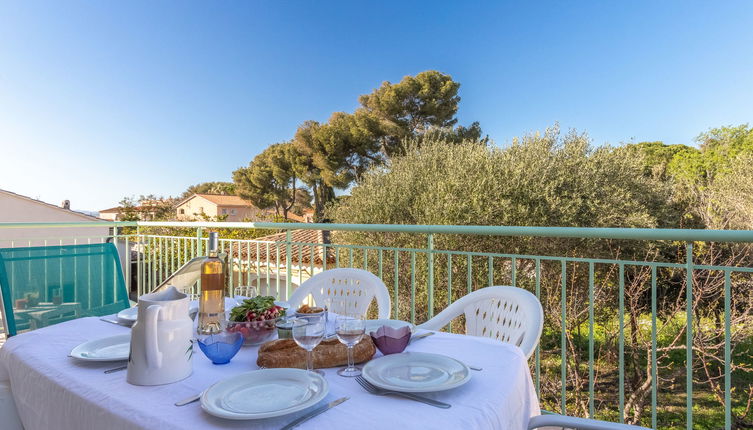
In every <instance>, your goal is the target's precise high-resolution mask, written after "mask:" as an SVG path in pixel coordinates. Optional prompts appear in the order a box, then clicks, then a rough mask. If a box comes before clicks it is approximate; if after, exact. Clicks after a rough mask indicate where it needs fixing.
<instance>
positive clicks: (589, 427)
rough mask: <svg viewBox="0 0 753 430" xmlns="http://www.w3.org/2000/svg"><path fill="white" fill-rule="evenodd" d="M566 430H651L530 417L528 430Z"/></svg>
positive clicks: (584, 420) (561, 417)
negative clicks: (544, 429) (545, 429)
mask: <svg viewBox="0 0 753 430" xmlns="http://www.w3.org/2000/svg"><path fill="white" fill-rule="evenodd" d="M543 428H547V429H556V430H559V429H566V430H651V429H649V428H646V427H640V426H633V425H629V424H620V423H611V422H607V421H599V420H592V419H588V418H577V417H568V416H566V415H558V414H547V415H539V416H536V417H531V419H530V420H529V422H528V430H534V429H543Z"/></svg>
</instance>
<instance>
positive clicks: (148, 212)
mask: <svg viewBox="0 0 753 430" xmlns="http://www.w3.org/2000/svg"><path fill="white" fill-rule="evenodd" d="M160 203H162V202H160V201H157V200H143V201H141V202H139V205H138V206H135V207H134V208H133V210H134V212H135V213H136V214H137V215H138V217H139V220H141V221H154V219H155V218H156V217H157V206H159V205H160ZM125 212H126V210H125V208H123V207H120V206H119V207H116V208H110V209H103V210H101V211H99V217H100V218H102V219H104V220H107V221H122V220H123V217H124V216H125Z"/></svg>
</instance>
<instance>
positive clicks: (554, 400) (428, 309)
mask: <svg viewBox="0 0 753 430" xmlns="http://www.w3.org/2000/svg"><path fill="white" fill-rule="evenodd" d="M102 225H103V223H65V224H61V223H54V224H53V223H50V224H48V223H0V245H2V231H3V229H12V228H27V229H37V228H46V227H84V226H86V227H91V226H102ZM106 225H108V226H110V227H112V228H113V231H112V233H111V237H113V238H115V239H117V240H122V241H128V242H127V243H129V244H131V245H134V244H135V246H136V247H137V249H138V250H139V251H140V252H138V253H137V257H136V267H137V276H136V278H137V289H138V292H139V293H143V292H145V291H148V290H150V289H151V288H153V287H155V286H156V285H158V284H159V282H160V280H162V279H165V278H166V277H167V276H169V274H170V273H171V272H172V271H173V270H175V269H176V268H177V267H179V266H180V265H181V264H182V263H183V262H185V261H187V260H188V259H190V258H192V257H194V256H197V255H202V250H203V247H204V244H203V242H204V240H206V238H205V237H204V233H205V231H206V230H207V229H220V228H221V229H245V230H248V229H272V230H277V231H285V232H286V234H285V238H284V239H282V240H276V241H270V240H256V239H231V238H223V239H222V240H221V242H220V246H221V248H222V249H223V250H224V251H225V252H228V255H229V260H230V261H231V263H232V267H233V270H231V271H229V273H228V274H229V279H228V281H229V284H230V287H231V288H234V287H241V286H243V285H244V284H245V285H248V284H249V283H254V282H256V283H257V284H259V285H261V284H263V285H265V287H266V288H267V290H266V291H265V292H267V293H270V292H271V293H273V294H278V295H280V296H281V297H288V296H289V295H290V293H291V292H292V290H293V287H294V286H295V285H300V283H302V282H303V281H305V279H306V278H308V277H309V276H311V275H313V274H314V273H316V272H318V271H321V270H326V269H327V268H333V267H359V268H364V269H367V270H371V271H372V272H374V273H375V274H377V275H378V276H379V277H380V278H382V279H384V280H385V281H386V282H385V283H388V288H390V289H391V290H392V293H393V310H392V312H393V315H392V317H393V318H400V319H407V320H410V321H411V322H414V323H421V322H423V321H425V320H426V319H428V318H431V317H432V316H433V315H434V314H435V313H436V311H437V310H441V309H438V308H441V307H443V306H447V305H449V304H450V303H451V301H452V300H453V298H455V297H459V296H460V295H462V294H467V293H470V292H471V291H473V290H475V289H477V288H480V287H483V286H487V285H501V284H507V285H515V286H520V287H522V288H527V289H530V290H531V291H532V292H533V293H535V294H536V296H537V297H540V299H541V300H542V302H543V303H548V304H549V306H548V307H545V309H555V308H556V309H558V310H557V312H556V313H550V314H548V315H547V321H548V324H547V326H546V327H547V328H548V329H545V332H544V335H543V337H542V342H541V344H540V345H539V347H538V348H537V350H536V352H535V355H534V360H533V363H532V372H533V376H534V382H535V386H536V389H537V393H539V395H540V396H541V398H542V402H544V401H545V402H547V404H551V405H558V406H559V407H558V410H559V412H561V413H568V412H571V413H574V412H575V413H577V412H578V411H583V410H584V411H585V414H586V415H588V416H596V415H599V414H600V415H601V417H603V416H604V414H605V413H607V412H608V410H609V409H617V411H616V412H617V414H616V416H613V418H614V419H615V420H618V421H620V422H624V421H625V419H626V413H627V412H628V411H626V410H625V408H626V406H627V405H628V403H629V402H630V401H632V400H633V399H631V396H632V394H633V393H632V392H631V393H629V394H630V395H628V396H627V397H628V398H626V391H625V389H626V369H627V368H629V367H631V366H630V365H629V363H627V362H626V355H627V354H628V353H631V352H632V353H633V354H637V353H640V352H646V353H647V356H648V358H647V359H646V360H645V361H646V363H647V364H646V365H647V367H650V369H649V371H648V378H647V379H646V380H648V381H649V382H650V394H649V397H650V417H647V418H646V420H645V421H643V423H644V424H648V425H651V426H652V427H654V428H681V427H685V428H687V429H691V428H694V410H693V407H694V404H695V401H696V400H697V396H695V397H694V393H695V391H694V388H696V389H697V390H696V391H698V390H700V391H701V392H706V391H707V390H708V389H709V387H707V386H706V385H705V384H700V383H699V382H694V378H695V377H696V376H697V374H696V373H694V372H697V371H698V369H697V368H695V369H694V363H695V361H694V360H696V358H697V357H695V356H694V341H695V340H696V339H697V333H694V327H701V324H705V322H704V321H702V319H700V318H698V317H697V316H696V312H697V309H696V308H694V304H698V303H699V300H701V299H702V297H699V296H698V295H696V291H695V290H694V282H700V281H694V279H695V278H694V277H699V276H700V274H703V276H704V277H708V278H710V277H712V276H715V275H713V274H714V273H720V274H721V276H722V279H723V280H722V281H721V282H723V290H722V291H723V295H724V298H723V312H722V313H723V319H724V321H723V325H724V327H723V378H722V381H721V386H723V403H724V417H723V424H724V428H726V429H731V428H732V407H733V404H732V393H733V389H732V387H733V385H732V383H733V380H732V361H733V356H732V352H733V351H732V345H731V339H732V337H733V326H732V317H731V313H732V311H733V310H734V309H735V308H733V306H734V304H733V302H732V288H733V279H734V280H735V282H748V281H747V278H746V277H747V276H749V275H748V274H752V273H753V267H748V266H736V265H724V264H722V265H719V264H705V263H704V262H700V263H698V262H696V261H695V260H694V252H695V251H696V248H694V246H707V245H708V244H710V243H720V244H735V243H753V231H719V230H679V229H671V230H668V229H663V230H662V229H610V228H568V227H498V226H443V225H433V226H427V225H421V226H419V225H355V224H298V223H290V224H281V223H233V222H135V223H134V222H120V223H106ZM124 227H136V231H135V232H133V233H129V234H122V233H119V229H120V231H122V228H124ZM171 228H180V229H183V230H185V229H186V228H191V229H195V234H191V235H185V234H183V235H180V236H178V235H172V234H170V233H169V229H171ZM156 229H162V230H165V231H167V233H165V232H164V231H163V232H160V233H155V232H153V230H156ZM293 230H328V231H331V232H343V233H345V232H355V233H383V234H385V235H389V234H407V235H410V236H411V237H415V238H416V240H415V241H414V243H424V244H425V245H424V246H400V247H396V246H382V245H371V244H363V243H347V242H343V243H339V242H338V240H334V241H333V243H316V242H298V241H294V240H293V239H292V237H293V236H292V233H291V232H292V231H293ZM441 235H461V236H465V235H476V236H488V237H497V236H498V237H519V238H559V239H563V238H564V239H573V240H620V241H621V240H630V241H651V242H660V241H663V242H672V243H677V244H679V245H680V246H679V247H678V249H679V250H681V251H678V254H677V260H676V261H656V260H653V261H648V260H646V261H641V260H637V259H629V258H620V257H619V256H609V257H598V258H593V257H589V258H587V257H583V256H578V255H573V256H567V255H537V254H517V253H506V252H496V251H504V250H503V249H500V250H494V251H495V252H489V250H488V249H486V250H479V251H467V250H457V249H455V250H453V249H438V248H437V247H436V243H437V238H438V237H440V236H441ZM316 256H320V258H319V260H317V258H316ZM129 257H130V256H129ZM129 261H130V260H129ZM463 271H464V272H465V273H462V272H463ZM581 273H587V274H586V275H585V280H584V281H583V282H584V283H583V284H580V283H578V282H580V280H579V279H580V276H581ZM636 274H645V276H646V277H647V278H646V279H647V281H646V282H645V284H646V287H645V288H646V289H645V291H644V290H640V291H643V292H645V293H647V294H645V295H643V296H645V297H643V296H641V295H640V294H638V295H639V296H641V297H643V298H641V300H646V301H647V302H648V305H647V309H648V311H647V313H648V315H646V317H647V318H648V321H647V324H649V325H650V333H649V334H648V335H649V336H650V344H648V346H647V347H646V349H647V351H641V350H640V348H639V346H640V345H639V344H636V343H635V339H636V338H639V337H640V336H641V333H640V332H636V327H627V326H626V322H632V323H635V321H636V319H635V318H633V319H632V320H631V319H630V318H628V313H629V311H630V310H631V309H633V307H634V306H635V305H634V304H632V303H627V302H626V298H627V299H630V300H633V299H634V297H636V295H635V293H630V292H629V291H628V290H631V289H632V288H633V286H634V285H637V284H639V283H640V282H639V281H636V279H637V278H639V276H637V275H636ZM678 274H681V275H678ZM463 275H464V276H463ZM547 275H550V276H547ZM555 275H556V279H554V277H555ZM662 275H665V277H667V276H669V275H671V276H673V277H675V278H678V279H681V280H682V281H683V284H682V286H680V287H678V291H679V292H678V293H677V294H678V296H677V297H679V298H678V299H677V300H678V303H679V304H678V306H681V307H682V310H681V312H678V314H677V315H669V316H668V315H661V314H660V308H661V306H662V303H660V300H661V297H660V293H661V294H664V293H665V292H664V291H660V288H659V287H660V285H663V283H664V282H666V279H664V278H662ZM641 276H642V275H641ZM615 279H616V281H614V280H615ZM640 279H643V278H640ZM704 279H705V278H704ZM704 282H705V281H704ZM443 284H444V285H445V286H446V288H441V285H443ZM463 284H464V285H463ZM552 285H555V286H557V288H558V290H553V289H552V288H553V287H552ZM605 285H607V286H608V288H607V287H605ZM746 285H747V284H746ZM438 286H440V288H437V287H438ZM581 286H585V291H581V290H582V288H581ZM458 287H459V288H458ZM609 288H613V289H614V290H615V292H616V296H617V297H616V300H615V301H614V302H612V303H610V304H609V306H608V307H603V308H600V307H597V306H596V305H595V303H596V302H597V301H598V297H600V296H603V294H604V291H606V290H609ZM547 291H549V292H550V293H553V292H554V291H556V294H549V295H547V294H546V292H547ZM609 291H611V290H609ZM581 293H583V294H585V296H584V297H583V298H582V300H583V302H587V304H584V303H582V302H578V303H574V302H576V301H577V299H578V298H579V296H578V294H581ZM631 294H633V295H631ZM681 299H682V300H684V303H682V302H681V301H680V300H681ZM418 305H421V306H418ZM584 306H585V309H583V307H584ZM631 306H632V307H631ZM612 308H614V310H615V312H614V313H615V315H614V318H615V319H616V329H615V330H616V340H614V342H612V341H611V340H610V339H606V340H605V339H598V337H599V336H600V334H599V331H600V330H603V327H600V326H599V325H598V324H597V319H598V320H599V321H603V320H604V317H603V315H601V314H603V313H604V312H605V311H608V310H611V309H612ZM581 314H582V315H585V316H584V317H583V318H584V320H583V321H584V323H583V324H584V325H585V330H587V336H581V333H582V331H583V329H584V327H582V325H579V324H578V323H576V324H575V325H574V326H568V321H572V319H571V320H568V318H569V317H570V318H573V315H581ZM641 317H642V316H641ZM675 317H677V318H675ZM638 320H640V318H638ZM639 323H642V320H640V321H639ZM660 323H661V324H660ZM673 324H675V325H677V327H676V329H675V332H676V333H674V334H675V335H677V336H681V335H682V334H684V343H682V342H680V341H676V342H677V344H676V345H674V348H675V349H676V352H682V353H683V360H684V363H683V364H684V366H685V368H684V370H683V373H684V378H683V379H684V387H683V388H684V392H683V393H682V394H684V396H685V398H684V420H683V421H684V422H681V423H680V422H677V420H678V418H677V417H673V418H672V423H666V422H663V421H660V420H659V418H660V413H664V410H663V408H662V407H660V406H659V404H660V403H662V401H661V396H666V395H668V394H667V391H668V390H667V388H666V387H662V386H661V380H660V377H663V378H664V379H665V380H666V379H667V378H668V376H667V374H668V373H672V374H673V375H675V374H677V372H678V370H677V369H676V368H671V369H668V368H666V366H661V365H660V363H658V361H660V357H659V355H658V351H663V350H662V349H661V348H662V346H661V345H660V342H663V341H664V340H662V338H661V336H660V335H662V333H660V331H661V330H665V329H667V327H670V328H672V326H673ZM683 324H684V326H683ZM734 328H735V329H738V328H737V327H734ZM448 329H449V330H453V326H450V327H448ZM455 329H457V327H455ZM638 330H640V327H638ZM576 334H577V335H576ZM626 335H627V337H626ZM604 336H606V335H604ZM585 337H587V341H585V346H583V347H582V348H581V346H579V345H578V344H577V342H578V339H581V338H585ZM626 340H627V341H626ZM612 343H616V352H615V353H614V355H615V361H616V362H615V363H599V365H597V363H596V362H597V360H599V357H600V355H597V344H598V345H599V352H600V353H601V350H602V349H605V348H606V346H605V345H607V346H608V345H611V344H612ZM557 350H558V351H557ZM664 352H665V353H667V354H670V353H673V352H672V351H670V352H666V351H664ZM582 358H584V359H585V360H587V363H580V362H579V361H580V360H581V359H582ZM605 364H606V365H609V366H614V367H616V369H615V372H614V373H616V380H615V381H614V383H613V384H612V383H610V382H609V381H607V382H606V383H605V382H602V381H601V380H602V379H609V378H610V377H612V376H614V375H611V374H601V373H598V370H599V366H603V365H605ZM557 367H558V368H559V370H558V372H556V373H558V375H556V373H553V372H554V369H555V368H557ZM635 367H636V366H635V365H633V366H632V370H633V371H634V370H635ZM583 368H587V371H585V372H582V369H583ZM662 371H663V372H664V373H665V375H664V376H662V375H661V374H660V372H662ZM581 373H583V374H585V378H586V379H587V381H582V380H577V378H578V377H580V374H581ZM607 373H608V372H607ZM555 375H556V376H555ZM676 376H677V375H675V376H672V377H673V378H675V379H677V378H676ZM675 382H676V380H673V382H672V383H673V384H674V383H675ZM611 386H616V389H615V390H614V391H616V394H614V395H612V394H609V395H604V393H605V392H606V391H609V388H610V387H611ZM545 387H546V389H545ZM581 387H582V388H583V390H585V391H587V393H588V395H587V398H586V399H581V398H580V397H579V396H580V393H579V390H580V388H581ZM634 389H635V387H631V391H632V390H634ZM555 391H558V396H556V397H554V396H552V394H553V393H554V392H555ZM670 391H671V390H670ZM675 391H677V390H676V389H675ZM669 394H672V393H669ZM599 396H601V397H603V398H601V399H600V398H599ZM611 401H614V403H616V404H615V405H611V404H610V402H611ZM579 402H580V403H579ZM675 406H676V405H675ZM631 408H633V409H635V406H631ZM605 411H607V412H605Z"/></svg>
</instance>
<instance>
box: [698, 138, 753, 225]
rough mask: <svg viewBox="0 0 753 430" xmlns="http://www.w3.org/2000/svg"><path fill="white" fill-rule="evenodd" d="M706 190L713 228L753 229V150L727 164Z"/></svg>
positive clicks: (707, 215) (707, 210)
mask: <svg viewBox="0 0 753 430" xmlns="http://www.w3.org/2000/svg"><path fill="white" fill-rule="evenodd" d="M725 164H726V166H725V168H724V169H723V170H722V171H721V172H720V173H718V174H717V175H716V178H715V179H714V181H713V182H712V183H711V184H710V185H709V186H708V188H707V189H706V192H705V193H704V196H703V197H704V199H703V201H704V203H705V206H704V208H703V211H702V212H703V213H704V214H705V216H706V223H707V225H708V226H709V227H710V228H717V229H743V230H753V152H749V153H740V154H739V155H738V156H737V157H736V158H734V159H732V160H729V161H728V162H726V163H725Z"/></svg>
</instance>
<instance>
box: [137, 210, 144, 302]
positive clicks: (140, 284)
mask: <svg viewBox="0 0 753 430" xmlns="http://www.w3.org/2000/svg"><path fill="white" fill-rule="evenodd" d="M136 243H137V245H136V251H137V254H136V296H140V295H142V294H143V293H144V291H143V289H142V288H143V281H142V279H141V278H142V277H143V274H144V268H143V267H142V265H143V264H144V258H143V255H142V253H141V251H142V250H143V249H144V248H143V246H142V245H141V227H139V225H138V224H137V225H136Z"/></svg>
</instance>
